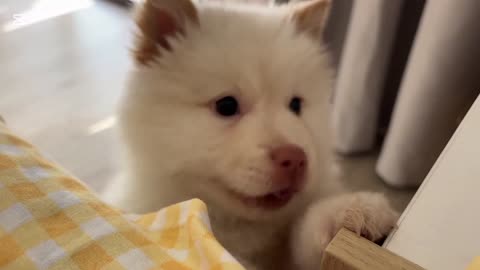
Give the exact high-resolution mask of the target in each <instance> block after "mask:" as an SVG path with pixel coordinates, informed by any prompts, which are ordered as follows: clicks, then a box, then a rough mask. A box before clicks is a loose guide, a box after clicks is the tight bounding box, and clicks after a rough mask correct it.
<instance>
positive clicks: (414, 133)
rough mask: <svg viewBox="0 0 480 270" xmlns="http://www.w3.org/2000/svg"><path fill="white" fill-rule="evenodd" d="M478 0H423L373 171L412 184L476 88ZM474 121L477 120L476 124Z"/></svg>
mask: <svg viewBox="0 0 480 270" xmlns="http://www.w3.org/2000/svg"><path fill="white" fill-rule="evenodd" d="M479 15H480V1H478V0H470V1H468V0H462V1H449V0H436V1H428V2H427V5H426V7H425V11H424V15H423V19H422V22H421V25H420V27H419V31H418V32H417V39H416V41H415V44H414V47H413V49H412V53H411V56H410V60H409V63H408V66H407V68H406V72H405V75H404V78H403V82H402V85H401V88H400V91H399V96H398V98H397V103H396V106H395V111H394V114H393V117H392V121H391V123H390V128H389V131H388V135H387V137H386V140H385V143H384V145H383V148H382V152H381V155H380V158H379V162H378V166H377V172H378V173H379V175H380V176H381V177H382V178H383V179H384V180H385V181H386V182H387V183H389V184H391V185H394V186H399V187H403V186H418V185H419V184H420V183H421V181H422V180H423V178H424V177H425V176H426V175H427V173H428V171H429V170H430V168H431V166H432V165H433V163H434V162H435V160H436V159H437V157H438V155H439V154H440V152H441V151H442V149H443V147H444V146H445V145H446V143H447V142H448V140H449V139H450V137H451V135H452V134H453V133H454V131H455V129H456V127H457V121H456V120H457V118H458V117H459V116H461V114H462V113H464V112H465V111H466V108H468V107H469V106H470V105H471V104H472V102H473V100H474V98H475V97H476V96H477V95H478V93H479V91H480V81H479V75H480V74H479V71H480V25H479V23H478V17H479ZM479 124H480V123H479Z"/></svg>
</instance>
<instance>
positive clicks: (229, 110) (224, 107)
mask: <svg viewBox="0 0 480 270" xmlns="http://www.w3.org/2000/svg"><path fill="white" fill-rule="evenodd" d="M215 110H216V111H217V113H218V114H219V115H221V116H225V117H231V116H234V115H236V114H237V113H238V112H239V106H238V101H237V99H236V98H234V97H232V96H227V97H224V98H221V99H219V100H217V102H216V103H215Z"/></svg>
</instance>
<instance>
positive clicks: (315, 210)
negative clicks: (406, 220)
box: [292, 192, 399, 269]
mask: <svg viewBox="0 0 480 270" xmlns="http://www.w3.org/2000/svg"><path fill="white" fill-rule="evenodd" d="M398 216H399V215H398V213H397V212H396V211H395V210H393V208H392V207H391V206H390V204H389V202H388V201H387V199H386V198H385V197H384V196H383V195H382V194H378V193H368V192H364V193H352V194H347V195H342V196H338V197H334V198H331V199H328V200H325V201H320V202H317V203H316V204H314V205H312V206H311V207H310V209H309V210H308V211H307V213H306V215H305V216H304V218H303V219H302V220H300V222H299V224H298V226H297V227H296V228H295V229H294V232H293V239H292V244H293V245H294V246H292V251H293V257H294V261H295V263H296V266H297V267H299V268H300V269H318V266H319V265H320V262H321V259H322V256H323V252H324V251H325V249H326V248H327V246H328V244H329V243H330V242H331V241H332V239H333V238H334V237H335V235H336V234H337V233H338V232H339V231H340V230H341V229H342V228H346V229H348V230H351V231H353V232H355V233H357V234H358V235H361V236H364V237H365V238H367V239H369V240H371V241H377V240H380V239H382V238H383V237H385V236H386V235H387V234H388V233H389V232H390V231H391V230H392V229H393V228H394V227H395V224H396V222H397V219H398Z"/></svg>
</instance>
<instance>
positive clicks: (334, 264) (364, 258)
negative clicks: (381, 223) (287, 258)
mask: <svg viewBox="0 0 480 270" xmlns="http://www.w3.org/2000/svg"><path fill="white" fill-rule="evenodd" d="M321 269H322V270H387V269H388V270H422V269H423V268H421V267H419V266H418V265H416V264H414V263H412V262H410V261H407V260H406V259H404V258H402V257H400V256H397V255H395V254H393V253H392V252H390V251H388V250H386V249H384V248H382V247H380V246H378V245H377V244H375V243H372V242H370V241H368V240H367V239H364V238H362V237H359V236H357V235H356V234H354V233H353V232H350V231H348V230H346V229H342V230H341V231H340V232H339V233H338V234H337V235H336V236H335V238H334V239H333V241H332V242H331V243H330V245H329V246H328V247H327V249H326V251H325V254H324V256H323V260H322V268H321ZM423 270H424V269H423Z"/></svg>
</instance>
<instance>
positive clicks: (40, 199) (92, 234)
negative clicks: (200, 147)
mask: <svg viewBox="0 0 480 270" xmlns="http://www.w3.org/2000/svg"><path fill="white" fill-rule="evenodd" d="M0 269H4V270H9V269H15V270H18V269H52V270H53V269H78V270H80V269H129V270H144V269H165V270H174V269H175V270H187V269H218V270H220V269H225V270H237V269H243V268H242V266H240V265H239V264H238V263H237V262H236V260H235V259H234V258H232V256H230V254H229V253H228V252H227V251H225V250H224V249H223V248H222V246H221V245H220V244H218V242H217V241H216V240H215V238H214V236H213V235H212V233H211V231H210V229H209V220H208V216H207V211H206V207H205V205H204V204H203V203H202V202H201V201H199V200H192V201H188V202H184V203H180V204H177V205H173V206H171V207H168V208H165V209H163V210H161V211H159V212H157V213H152V214H148V215H142V216H128V215H124V214H122V213H120V212H119V211H117V210H115V209H113V208H112V207H110V206H108V205H106V204H104V203H102V202H101V201H99V200H98V199H97V198H96V197H95V196H94V195H93V194H92V193H91V192H90V191H89V190H88V189H87V188H86V187H85V186H83V185H82V184H80V182H78V181H76V180H75V179H73V178H72V177H70V176H69V175H68V174H67V173H65V172H63V171H61V170H60V169H59V168H57V167H56V166H55V165H53V164H52V163H50V162H48V161H47V160H45V159H44V158H43V157H42V156H41V155H40V154H38V152H37V151H36V150H35V149H34V148H33V147H32V146H31V145H30V144H29V143H27V142H25V141H23V140H21V139H19V138H18V137H16V136H15V135H13V134H12V133H10V132H9V131H7V129H6V128H5V126H4V125H2V123H1V122H0Z"/></svg>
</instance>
